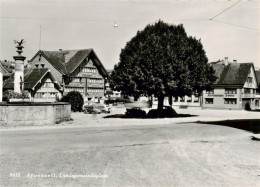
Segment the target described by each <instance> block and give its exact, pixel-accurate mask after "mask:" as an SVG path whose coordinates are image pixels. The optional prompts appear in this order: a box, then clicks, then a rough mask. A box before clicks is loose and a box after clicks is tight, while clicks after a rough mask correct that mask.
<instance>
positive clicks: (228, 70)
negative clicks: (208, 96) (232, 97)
mask: <svg viewBox="0 0 260 187" xmlns="http://www.w3.org/2000/svg"><path fill="white" fill-rule="evenodd" d="M252 66H253V64H252V63H231V64H228V65H227V66H225V65H224V64H212V67H213V69H214V70H215V75H216V76H217V77H218V78H217V80H216V82H215V84H221V85H242V84H244V83H245V81H246V79H247V76H248V74H249V73H250V68H251V67H252Z"/></svg>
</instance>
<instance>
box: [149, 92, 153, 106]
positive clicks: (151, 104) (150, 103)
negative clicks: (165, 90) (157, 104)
mask: <svg viewBox="0 0 260 187" xmlns="http://www.w3.org/2000/svg"><path fill="white" fill-rule="evenodd" d="M149 107H150V108H152V107H153V96H152V95H151V96H150V99H149Z"/></svg>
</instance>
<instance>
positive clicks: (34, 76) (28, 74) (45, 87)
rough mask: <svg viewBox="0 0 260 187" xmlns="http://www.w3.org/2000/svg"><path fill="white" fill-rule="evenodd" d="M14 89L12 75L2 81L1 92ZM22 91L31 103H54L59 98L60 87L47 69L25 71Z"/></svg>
mask: <svg viewBox="0 0 260 187" xmlns="http://www.w3.org/2000/svg"><path fill="white" fill-rule="evenodd" d="M13 89H14V74H12V75H11V76H10V77H9V78H8V79H7V80H5V81H4V84H3V91H6V90H13ZM24 90H26V91H28V92H29V93H30V95H31V97H32V100H33V101H37V102H54V101H55V100H56V97H61V93H62V87H61V86H60V85H59V84H58V82H57V81H56V79H55V78H54V77H53V75H52V74H51V72H50V70H49V69H46V68H42V69H25V71H24Z"/></svg>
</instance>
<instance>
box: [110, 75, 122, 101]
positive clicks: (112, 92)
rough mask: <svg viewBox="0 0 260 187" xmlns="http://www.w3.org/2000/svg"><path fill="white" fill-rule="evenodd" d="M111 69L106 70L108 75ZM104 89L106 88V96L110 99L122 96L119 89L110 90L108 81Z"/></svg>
mask: <svg viewBox="0 0 260 187" xmlns="http://www.w3.org/2000/svg"><path fill="white" fill-rule="evenodd" d="M112 71H113V70H107V72H108V74H109V76H110V75H111V73H112ZM106 90H107V93H108V97H109V98H111V99H115V98H120V97H121V96H122V95H121V92H120V91H116V90H112V89H111V88H110V84H109V83H107V84H106Z"/></svg>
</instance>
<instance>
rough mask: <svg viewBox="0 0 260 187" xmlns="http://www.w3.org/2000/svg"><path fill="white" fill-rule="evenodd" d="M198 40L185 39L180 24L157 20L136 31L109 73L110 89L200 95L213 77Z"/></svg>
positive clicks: (129, 92)
mask: <svg viewBox="0 0 260 187" xmlns="http://www.w3.org/2000/svg"><path fill="white" fill-rule="evenodd" d="M207 62H208V59H207V57H206V53H205V51H204V49H203V46H202V44H201V42H200V40H197V39H196V38H194V37H191V36H187V34H186V32H185V29H184V28H183V26H182V25H169V24H167V23H164V22H162V21H158V22H157V23H155V24H153V25H150V24H149V25H147V26H146V27H145V29H144V30H142V31H138V32H137V34H136V36H134V37H133V38H132V39H131V40H130V41H129V42H127V44H126V46H125V48H124V49H122V50H121V54H120V61H119V63H118V64H117V65H115V67H114V70H113V71H112V74H111V87H112V88H113V89H115V90H118V91H121V92H122V94H124V95H129V96H134V97H135V99H137V98H138V97H139V96H140V95H142V94H143V95H146V96H152V95H153V96H155V97H158V109H161V108H162V107H163V100H164V98H165V97H166V96H169V97H173V96H174V97H177V96H184V95H191V94H194V93H201V91H202V90H203V89H205V88H206V87H208V86H209V85H210V84H212V83H213V82H214V81H215V79H216V77H215V76H214V75H213V74H214V70H213V69H212V67H210V66H209V65H208V64H207Z"/></svg>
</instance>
